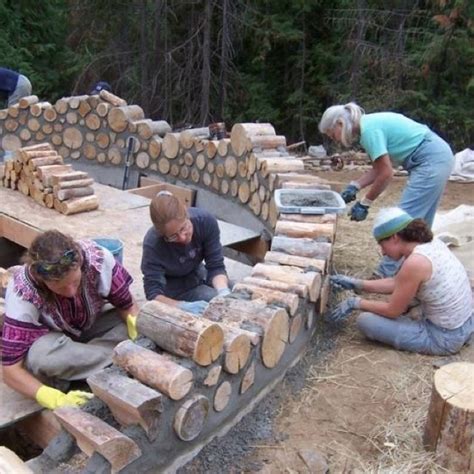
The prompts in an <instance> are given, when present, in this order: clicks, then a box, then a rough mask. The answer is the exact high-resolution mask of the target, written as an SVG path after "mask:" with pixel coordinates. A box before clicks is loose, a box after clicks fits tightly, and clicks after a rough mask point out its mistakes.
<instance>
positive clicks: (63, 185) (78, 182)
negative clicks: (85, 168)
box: [51, 174, 94, 193]
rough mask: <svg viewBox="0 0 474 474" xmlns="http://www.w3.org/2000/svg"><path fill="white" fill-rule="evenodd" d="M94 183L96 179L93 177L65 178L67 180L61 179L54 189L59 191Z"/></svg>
mask: <svg viewBox="0 0 474 474" xmlns="http://www.w3.org/2000/svg"><path fill="white" fill-rule="evenodd" d="M53 176H60V175H56V174H54V175H53ZM51 180H52V178H51ZM93 184H94V180H93V179H92V178H84V179H70V180H65V181H59V182H58V183H57V184H55V185H54V186H53V191H54V192H55V193H57V192H58V191H60V190H61V189H71V188H84V187H87V186H92V185H93Z"/></svg>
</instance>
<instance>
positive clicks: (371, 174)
mask: <svg viewBox="0 0 474 474" xmlns="http://www.w3.org/2000/svg"><path fill="white" fill-rule="evenodd" d="M375 178H376V172H375V170H374V168H371V169H370V170H368V171H366V172H365V173H364V174H363V175H362V176H361V177H360V178H359V179H358V180H357V181H356V183H357V184H358V185H359V188H360V189H364V188H366V187H367V186H369V185H371V184H372V183H373V182H374V181H375Z"/></svg>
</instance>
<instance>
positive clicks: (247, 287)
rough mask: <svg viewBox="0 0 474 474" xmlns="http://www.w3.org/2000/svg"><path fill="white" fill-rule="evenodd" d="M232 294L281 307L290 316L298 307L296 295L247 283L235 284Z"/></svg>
mask: <svg viewBox="0 0 474 474" xmlns="http://www.w3.org/2000/svg"><path fill="white" fill-rule="evenodd" d="M232 292H236V293H239V292H243V293H246V294H248V295H250V296H251V298H252V299H263V300H264V301H265V302H266V303H267V304H276V305H279V306H282V307H283V308H285V309H286V310H287V311H288V314H289V315H290V316H293V315H294V314H296V311H297V309H298V305H299V299H298V295H295V294H292V293H284V292H283V291H278V290H272V289H269V288H264V287H261V286H257V285H252V284H249V283H236V284H235V285H234V287H233V289H232Z"/></svg>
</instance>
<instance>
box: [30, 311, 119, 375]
mask: <svg viewBox="0 0 474 474" xmlns="http://www.w3.org/2000/svg"><path fill="white" fill-rule="evenodd" d="M127 337H128V336H127V327H126V325H125V324H124V323H123V321H122V319H121V318H120V317H119V315H118V313H117V312H116V311H115V310H112V311H108V312H106V313H103V314H102V315H100V316H99V317H98V318H97V321H96V322H95V323H94V325H93V326H92V327H91V328H90V329H88V330H87V331H85V332H84V333H83V334H82V336H81V338H80V340H79V341H74V340H72V339H71V338H70V337H69V336H67V335H66V334H64V333H61V332H50V333H48V334H45V335H44V336H42V337H40V338H39V339H38V340H37V341H35V342H34V344H33V345H32V346H31V347H30V350H29V351H28V354H27V356H26V369H27V370H28V371H29V372H31V373H32V374H33V375H34V376H35V377H37V378H38V379H40V380H42V381H43V382H45V381H48V382H50V381H54V380H57V379H61V380H68V381H72V380H83V379H86V378H87V377H89V376H90V375H92V374H94V373H96V372H98V371H100V370H101V369H103V368H105V367H107V366H109V365H111V364H112V352H113V349H114V347H115V346H116V345H117V344H118V343H119V342H121V341H124V340H125V339H127Z"/></svg>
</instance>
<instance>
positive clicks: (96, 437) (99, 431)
mask: <svg viewBox="0 0 474 474" xmlns="http://www.w3.org/2000/svg"><path fill="white" fill-rule="evenodd" d="M54 414H55V415H56V417H57V418H58V420H59V422H60V423H61V425H62V426H63V427H64V428H65V429H66V431H68V432H69V433H71V434H72V435H73V436H74V438H75V439H76V442H77V444H78V446H79V447H80V448H81V450H82V451H83V452H84V453H85V454H87V455H88V456H92V454H93V453H94V452H98V453H99V454H101V455H102V456H103V457H104V458H105V459H107V461H109V463H110V464H111V466H112V472H118V471H120V470H121V469H123V468H124V467H125V466H127V465H128V464H130V463H131V462H132V461H134V460H135V459H137V458H139V457H140V456H141V450H140V448H139V447H138V445H137V444H136V443H135V441H133V440H132V439H131V438H129V437H127V436H125V435H124V434H122V433H120V431H118V430H116V429H115V428H112V426H110V425H109V424H107V423H106V422H105V421H102V420H101V419H100V418H97V417H96V416H94V415H91V414H90V413H86V412H85V411H82V410H81V409H79V408H75V407H74V408H73V407H63V408H58V409H56V410H55V411H54Z"/></svg>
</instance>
